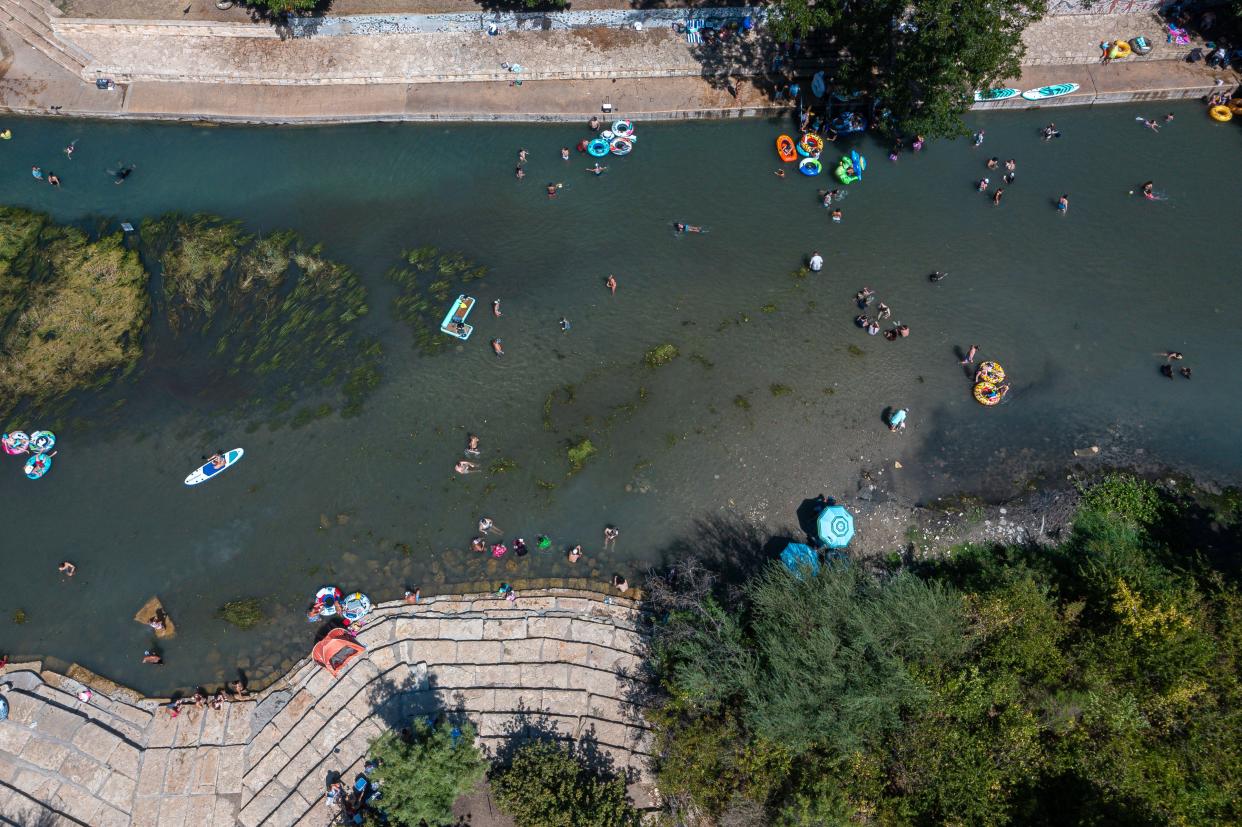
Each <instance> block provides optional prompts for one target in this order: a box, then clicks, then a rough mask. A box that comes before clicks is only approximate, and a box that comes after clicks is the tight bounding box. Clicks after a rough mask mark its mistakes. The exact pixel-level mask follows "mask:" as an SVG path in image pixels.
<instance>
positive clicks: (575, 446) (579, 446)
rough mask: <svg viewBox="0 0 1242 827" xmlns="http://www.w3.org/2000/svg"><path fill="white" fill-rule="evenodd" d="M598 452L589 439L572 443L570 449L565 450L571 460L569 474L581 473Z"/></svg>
mask: <svg viewBox="0 0 1242 827" xmlns="http://www.w3.org/2000/svg"><path fill="white" fill-rule="evenodd" d="M597 452H598V449H597V448H596V447H595V444H594V443H592V442H591V440H590V439H588V438H587V437H582V438H580V439H578V440H577V441H576V442H571V443H570V444H569V447H568V448H566V449H565V455H566V456H567V457H568V458H569V473H570V474H576V473H578V472H579V471H581V470H582V467H583V465H585V464H586V461H587V460H589V459H590V458H591V457H593V456H595V454H596V453H597Z"/></svg>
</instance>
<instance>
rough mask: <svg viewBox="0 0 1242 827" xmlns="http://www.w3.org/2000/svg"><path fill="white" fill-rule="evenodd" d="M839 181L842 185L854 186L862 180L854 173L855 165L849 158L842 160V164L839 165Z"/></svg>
mask: <svg viewBox="0 0 1242 827" xmlns="http://www.w3.org/2000/svg"><path fill="white" fill-rule="evenodd" d="M836 174H837V180H838V181H840V182H841V183H842V184H852V183H854V182H855V181H861V180H862V179H861V178H860V177H859V176H858V175H856V174H855V173H854V165H853V164H852V163H850V159H849V158H842V159H841V163H839V164H837V173H836Z"/></svg>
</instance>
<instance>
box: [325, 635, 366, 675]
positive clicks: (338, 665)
mask: <svg viewBox="0 0 1242 827" xmlns="http://www.w3.org/2000/svg"><path fill="white" fill-rule="evenodd" d="M365 651H366V649H364V648H363V647H362V645H361V644H358V643H356V642H354V641H352V640H350V639H349V633H348V632H346V631H345V630H344V629H333V630H332V631H330V632H328V634H327V635H326V636H325V637H324V639H323V640H321V641H319V642H318V643H316V644H315V648H314V649H312V650H311V657H312V658H314V659H315V662H316V663H320V664H322V665H323V668H324V669H327V670H328V671H329V672H331V673H332V677H334V678H335V677H336V676H337V675H339V674H341V670H343V669H344V668H345V665H346V664H348V663H349V662H350V661H351V660H353V659H354V658H355V657H357V656H358V655H361V654H362V653H363V652H365Z"/></svg>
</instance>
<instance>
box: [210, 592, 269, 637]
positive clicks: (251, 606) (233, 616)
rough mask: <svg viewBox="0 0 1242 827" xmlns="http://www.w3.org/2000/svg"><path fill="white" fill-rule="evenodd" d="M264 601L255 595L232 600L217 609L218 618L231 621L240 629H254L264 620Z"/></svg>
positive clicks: (227, 621)
mask: <svg viewBox="0 0 1242 827" xmlns="http://www.w3.org/2000/svg"><path fill="white" fill-rule="evenodd" d="M265 617H266V616H265V615H264V613H263V602H262V601H261V600H259V599H258V598H255V597H249V598H245V599H243V600H230V601H229V602H228V603H225V604H224V605H223V606H221V607H220V608H219V609H217V610H216V618H217V619H218V620H223V621H225V622H226V623H231V624H232V625H234V626H236V627H237V628H238V629H242V630H246V629H253V628H254V627H255V626H258V625H259V624H260V623H262V622H263V620H264V618H265Z"/></svg>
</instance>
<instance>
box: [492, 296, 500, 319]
mask: <svg viewBox="0 0 1242 827" xmlns="http://www.w3.org/2000/svg"><path fill="white" fill-rule="evenodd" d="M492 315H493V316H495V317H496V318H497V319H499V318H500V317H501V315H502V314H501V312H500V299H492Z"/></svg>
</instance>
